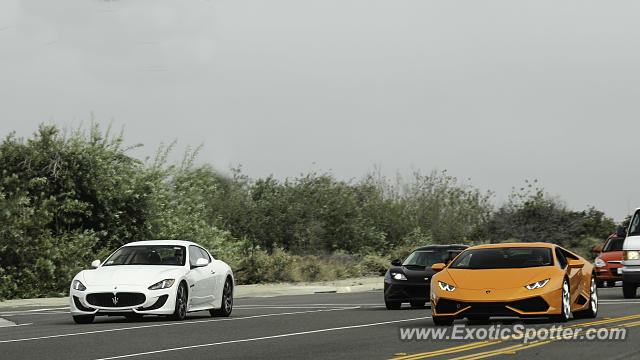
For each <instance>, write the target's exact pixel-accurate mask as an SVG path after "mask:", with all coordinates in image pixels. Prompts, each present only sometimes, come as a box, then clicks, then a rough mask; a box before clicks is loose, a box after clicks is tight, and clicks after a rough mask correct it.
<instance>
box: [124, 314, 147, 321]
mask: <svg viewBox="0 0 640 360" xmlns="http://www.w3.org/2000/svg"><path fill="white" fill-rule="evenodd" d="M142 316H143V315H142V314H137V313H133V314H127V315H125V316H124V317H125V318H127V321H132V322H136V321H142Z"/></svg>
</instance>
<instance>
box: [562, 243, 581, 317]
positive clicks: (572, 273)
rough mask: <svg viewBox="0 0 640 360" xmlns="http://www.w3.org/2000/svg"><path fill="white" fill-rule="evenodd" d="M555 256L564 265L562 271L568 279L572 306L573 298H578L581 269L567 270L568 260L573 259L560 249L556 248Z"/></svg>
mask: <svg viewBox="0 0 640 360" xmlns="http://www.w3.org/2000/svg"><path fill="white" fill-rule="evenodd" d="M556 255H557V257H558V260H559V261H560V262H561V263H562V264H563V265H564V267H563V268H564V270H565V273H566V274H567V277H568V278H569V289H570V291H571V296H570V298H571V303H572V304H573V302H574V301H575V300H576V299H575V298H576V297H577V296H578V294H579V293H580V282H581V281H582V269H580V268H569V266H568V265H567V264H568V260H569V259H572V260H575V259H574V256H573V255H571V254H569V253H567V252H565V251H564V250H563V249H561V248H556Z"/></svg>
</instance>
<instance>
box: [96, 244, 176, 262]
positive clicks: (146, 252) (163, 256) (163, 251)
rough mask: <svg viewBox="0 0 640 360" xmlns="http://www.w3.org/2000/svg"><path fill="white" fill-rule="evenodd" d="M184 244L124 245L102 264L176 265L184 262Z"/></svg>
mask: <svg viewBox="0 0 640 360" xmlns="http://www.w3.org/2000/svg"><path fill="white" fill-rule="evenodd" d="M184 254H185V248H184V246H173V245H145V246H124V247H121V248H120V249H118V250H116V252H114V253H113V254H112V255H111V256H109V258H108V259H107V260H106V261H105V263H104V266H112V265H176V266H183V265H184V263H185V258H184Z"/></svg>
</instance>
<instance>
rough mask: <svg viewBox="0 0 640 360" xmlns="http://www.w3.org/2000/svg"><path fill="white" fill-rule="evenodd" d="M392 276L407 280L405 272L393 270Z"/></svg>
mask: <svg viewBox="0 0 640 360" xmlns="http://www.w3.org/2000/svg"><path fill="white" fill-rule="evenodd" d="M391 277H392V278H394V279H396V280H407V277H406V276H404V274H403V273H397V272H393V273H391Z"/></svg>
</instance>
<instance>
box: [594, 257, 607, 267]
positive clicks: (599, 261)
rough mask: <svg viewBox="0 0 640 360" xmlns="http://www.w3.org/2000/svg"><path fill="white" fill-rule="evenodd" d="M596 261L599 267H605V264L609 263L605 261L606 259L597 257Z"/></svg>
mask: <svg viewBox="0 0 640 360" xmlns="http://www.w3.org/2000/svg"><path fill="white" fill-rule="evenodd" d="M594 263H595V264H596V266H597V267H605V266H607V264H606V263H605V262H604V260H602V259H600V258H596V261H594Z"/></svg>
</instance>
